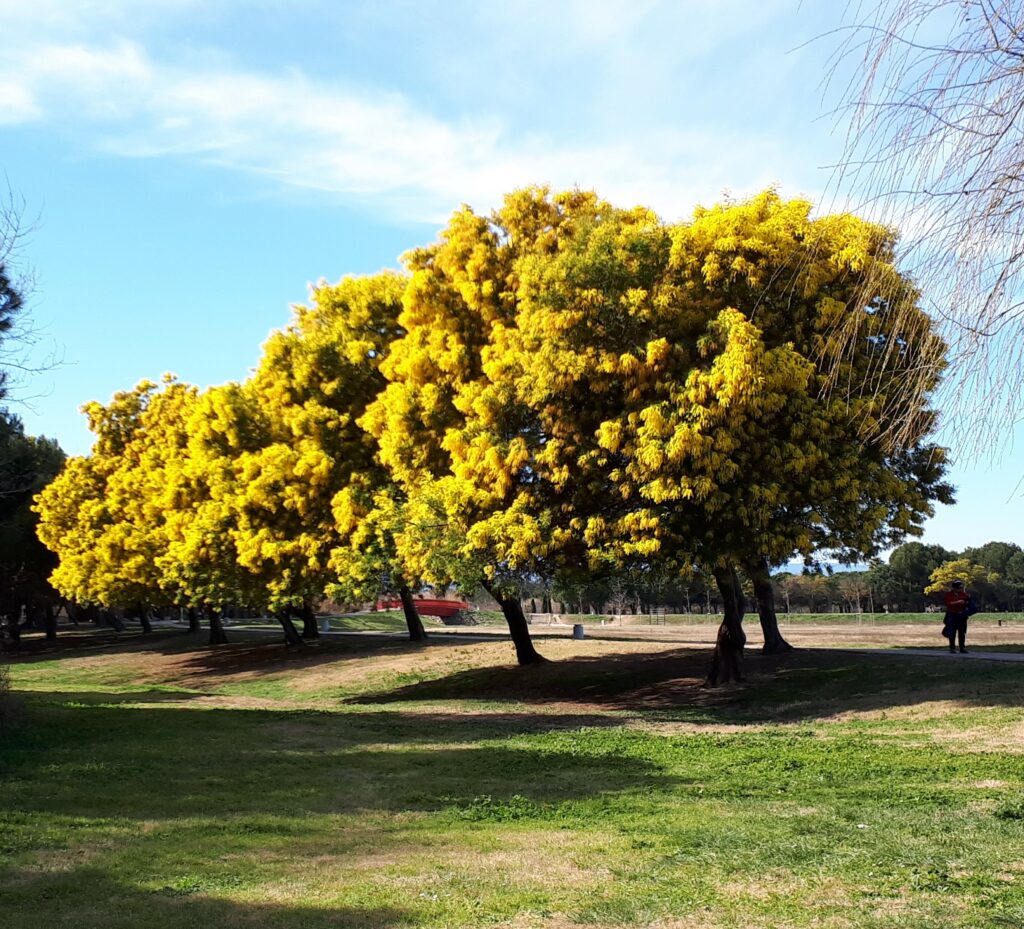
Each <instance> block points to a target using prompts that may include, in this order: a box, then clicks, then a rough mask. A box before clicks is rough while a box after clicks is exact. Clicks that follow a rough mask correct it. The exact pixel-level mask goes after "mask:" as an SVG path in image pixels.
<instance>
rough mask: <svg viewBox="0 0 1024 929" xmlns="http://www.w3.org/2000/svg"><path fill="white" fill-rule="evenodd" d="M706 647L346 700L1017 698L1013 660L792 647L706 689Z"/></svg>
mask: <svg viewBox="0 0 1024 929" xmlns="http://www.w3.org/2000/svg"><path fill="white" fill-rule="evenodd" d="M708 664H709V652H708V650H707V649H693V648H676V649H671V650H667V651H663V652H656V653H635V652H624V653H620V654H613V655H602V656H598V657H580V658H573V659H569V660H565V661H559V662H551V663H548V664H543V665H536V666H530V667H527V668H516V667H503V668H479V669H472V670H466V671H458V672H454V673H452V674H449V675H447V676H445V677H442V678H439V679H437V680H431V681H423V682H419V683H413V684H409V685H406V686H402V687H398V688H392V689H390V690H386V691H381V692H378V693H375V694H369V695H360V696H359V697H352V698H350V699H349V700H348V701H346V702H348V703H351V704H355V703H359V704H370V705H372V704H383V705H392V704H402V703H413V702H422V701H442V702H443V701H465V700H483V701H489V702H495V701H497V702H502V701H507V702H510V703H525V704H551V703H554V704H560V703H562V702H569V703H574V704H577V705H579V706H581V708H582V707H584V706H590V707H593V708H594V709H603V710H611V711H619V712H625V713H635V714H640V715H649V716H651V717H652V718H657V719H666V718H667V719H671V718H679V719H683V720H686V721H689V722H693V723H702V722H703V723H716V724H731V723H735V724H746V723H763V722H793V721H801V720H815V719H822V718H828V717H832V716H835V715H836V714H838V713H842V712H844V711H849V710H856V711H871V710H883V709H892V708H895V707H904V706H908V705H913V704H917V703H924V702H928V701H932V700H948V699H958V700H961V701H964V702H966V703H969V704H970V703H974V704H978V705H984V706H990V705H1002V706H1014V707H1017V706H1022V705H1024V675H1022V674H1021V672H1020V668H1015V667H1014V666H1013V665H1000V666H996V665H993V664H987V663H982V662H971V663H967V662H958V663H957V664H956V665H955V666H951V665H949V664H948V663H945V662H943V661H941V659H935V660H932V659H926V658H922V657H914V656H909V655H908V656H907V657H902V656H900V655H874V654H870V653H865V654H863V655H858V654H851V653H848V652H836V651H830V650H828V649H798V650H795V651H792V652H788V653H786V654H783V655H760V654H748V655H747V656H746V658H745V668H746V673H747V682H746V683H745V684H743V685H732V686H729V687H722V688H715V689H707V688H704V687H703V686H702V684H703V681H704V678H705V675H706V673H707V670H708Z"/></svg>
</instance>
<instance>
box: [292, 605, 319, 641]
mask: <svg viewBox="0 0 1024 929" xmlns="http://www.w3.org/2000/svg"><path fill="white" fill-rule="evenodd" d="M295 612H296V614H297V615H298V616H299V617H301V619H302V638H304V639H319V638H320V630H319V629H317V627H316V613H314V612H313V607H311V606H310V605H309V604H308V603H303V604H302V606H300V607H299V608H298V609H297V610H296V611H295Z"/></svg>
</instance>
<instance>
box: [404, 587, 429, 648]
mask: <svg viewBox="0 0 1024 929" xmlns="http://www.w3.org/2000/svg"><path fill="white" fill-rule="evenodd" d="M398 596H399V597H400V598H401V600H402V612H403V613H404V614H405V625H406V626H407V627H408V629H409V641H410V642H426V640H427V630H426V629H424V628H423V620H422V619H420V614H419V613H417V612H416V602H415V601H414V600H413V599H412V591H411V590H409V588H408V586H407V585H405V584H401V585H399V588H398Z"/></svg>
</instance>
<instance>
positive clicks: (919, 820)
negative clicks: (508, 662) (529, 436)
mask: <svg viewBox="0 0 1024 929" xmlns="http://www.w3.org/2000/svg"><path fill="white" fill-rule="evenodd" d="M184 639H185V637H183V636H177V637H172V636H167V637H164V638H162V639H160V640H158V641H156V642H155V643H154V642H152V641H150V642H145V643H142V642H141V640H132V641H130V642H122V643H121V644H120V645H118V646H117V647H114V648H111V649H110V650H108V651H105V652H101V653H96V652H87V651H71V652H68V653H66V654H64V655H63V656H62V657H46V658H42V659H41V660H35V659H29V660H26V661H24V662H18V663H16V664H14V665H13V666H12V668H11V671H12V675H11V676H12V681H13V685H14V688H15V689H16V691H18V695H19V697H20V699H21V700H22V701H23V702H24V704H25V708H24V710H23V712H22V714H21V722H20V723H19V724H18V725H17V726H16V727H15V728H13V729H10V728H8V729H6V730H3V731H2V732H0V797H2V798H3V802H2V803H0V925H3V926H4V927H5V929H29V927H32V929H35V927H42V926H63V925H68V926H75V927H76V929H89V927H115V929H116V927H125V929H127V927H132V929H139V927H141V929H146V927H154V929H155V927H171V929H174V927H192V926H204V927H205V926H227V927H243V926H246V927H251V926H274V927H314V929H317V927H328V926H330V927H339V926H341V927H391V926H394V927H418V926H422V927H438V929H440V927H470V926H503V925H513V926H516V927H545V926H549V927H552V929H554V927H557V929H563V927H566V926H571V925H576V924H578V925H583V926H608V927H611V926H638V927H639V926H651V925H659V924H660V925H664V926H667V927H671V926H678V927H681V926H690V925H693V926H698V927H709V926H713V927H735V929H741V927H744V929H745V927H752V926H763V927H769V926H770V927H775V926H787V927H822V929H824V927H829V929H834V927H845V926H849V927H858V929H859V927H867V929H897V927H905V929H910V927H913V929H931V927H934V929H939V927H942V929H967V927H971V929H976V927H993V929H995V927H1010V926H1020V925H1021V924H1022V923H1024V887H1022V881H1024V851H1022V849H1024V763H1022V762H1024V759H1022V756H1021V755H1020V754H1017V753H1015V752H1013V751H1010V750H1008V749H1007V748H1006V747H1000V746H1001V745H1002V744H1003V741H1004V740H1005V739H1007V738H1010V737H1012V736H1013V734H1014V733H1017V735H1018V739H1019V733H1020V732H1021V731H1024V709H1022V706H1024V680H1022V678H1024V675H1022V674H1021V671H1020V669H1019V668H1017V667H1014V666H1012V665H1009V666H985V665H984V664H983V663H959V662H958V663H956V664H955V665H950V664H947V663H944V662H938V661H929V660H926V659H916V660H914V659H904V658H899V657H894V658H888V657H883V658H881V659H878V658H875V659H869V658H868V657H867V656H860V655H849V654H843V655H832V656H829V655H823V654H816V653H796V654H795V655H793V656H788V657H785V658H781V659H766V658H757V657H754V656H751V659H750V662H749V666H750V670H751V672H752V680H753V683H752V684H751V686H750V687H747V688H735V689H726V690H723V691H720V692H716V693H708V692H706V691H701V690H699V689H698V688H697V687H695V686H694V685H693V684H692V683H687V682H688V681H690V680H691V678H692V676H693V675H694V674H696V673H698V672H699V670H700V668H702V667H703V666H704V663H705V661H706V655H705V654H701V653H694V652H688V651H685V650H682V649H676V650H673V651H671V652H667V653H664V654H662V655H659V654H657V653H653V652H650V653H641V654H640V655H639V657H638V656H637V654H636V653H630V654H627V653H624V652H617V651H616V650H615V649H616V648H618V647H619V646H616V645H615V644H614V643H604V644H601V643H591V644H590V646H589V647H590V648H591V649H592V651H591V652H589V653H587V654H586V655H581V656H580V657H578V658H575V659H573V660H569V661H561V662H557V663H553V664H552V665H550V666H545V667H542V668H535V669H527V670H525V671H522V670H519V669H514V668H510V667H505V666H497V665H494V664H493V662H494V661H497V660H500V655H503V654H504V652H501V653H500V654H499V653H498V652H496V651H495V650H497V649H500V648H504V647H505V646H504V645H502V644H498V643H484V644H479V645H473V646H471V647H470V646H467V647H462V646H450V645H438V646H435V647H433V648H431V649H426V650H419V651H416V650H410V649H409V648H407V647H406V646H404V645H401V644H399V643H393V644H391V643H389V642H387V641H385V642H384V644H380V642H381V641H382V640H378V643H377V644H376V645H369V644H359V645H355V644H351V643H349V642H348V641H345V642H334V643H324V644H322V645H321V646H319V647H318V648H317V649H315V650H309V652H308V653H302V654H299V655H298V657H295V656H296V653H295V652H294V651H292V652H289V651H287V650H285V649H284V647H283V646H280V645H277V644H276V643H273V644H270V643H260V644H251V643H246V642H242V643H239V644H236V645H232V646H230V647H227V648H225V649H220V650H206V649H198V650H195V651H193V650H194V649H195V645H194V643H192V642H187V641H184ZM552 647H553V646H552ZM568 647H569V646H568V645H566V648H568ZM567 653H568V652H567ZM495 656H498V657H495ZM485 659H486V660H489V661H491V662H492V664H491V665H488V666H486V667H479V666H478V665H479V664H480V662H481V661H482V660H485ZM133 669H134V671H133ZM314 675H318V676H319V678H322V681H320V682H319V683H317V682H314V683H316V686H312V687H309V686H306V685H308V684H309V683H310V679H311V677H312V676H314ZM140 678H141V679H140ZM318 680H319V679H318ZM243 698H244V699H249V700H255V701H267V703H266V704H263V703H259V704H258V705H246V704H244V703H232V702H231V701H232V700H236V701H237V700H242V699H243ZM952 698H955V699H952ZM966 730H970V732H971V733H972V738H970V739H964V738H961V737H960V736H961V734H962V733H963V732H964V731H966ZM1011 742H1012V739H1011ZM1018 749H1019V745H1018Z"/></svg>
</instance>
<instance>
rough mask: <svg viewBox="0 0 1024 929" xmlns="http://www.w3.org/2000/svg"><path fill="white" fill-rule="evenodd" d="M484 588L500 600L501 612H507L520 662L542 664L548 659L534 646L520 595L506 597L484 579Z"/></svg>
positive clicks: (521, 663)
mask: <svg viewBox="0 0 1024 929" xmlns="http://www.w3.org/2000/svg"><path fill="white" fill-rule="evenodd" d="M483 588H484V590H486V591H487V592H488V593H489V594H490V595H491V596H492V597H494V599H495V600H497V601H498V606H500V607H501V612H502V613H504V614H505V622H507V623H508V631H509V632H510V633H511V635H512V643H513V645H515V647H516V660H517V661H518V662H519V664H520V665H528V664H540V663H541V662H544V661H547V659H546V658H545V657H544V656H543V655H541V654H540V653H539V652H538V651H537V650H536V649H535V648H534V647H533V639H531V638H530V627H529V626H528V625H527V622H526V617H525V616H524V615H523V606H522V604H521V603H520V602H519V597H504V596H502V595H501V594H499V593H498V592H497V591H496V590H495V589H494V588H493V587H492V586H491V584H490V583H489V582H487V581H484V584H483Z"/></svg>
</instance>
